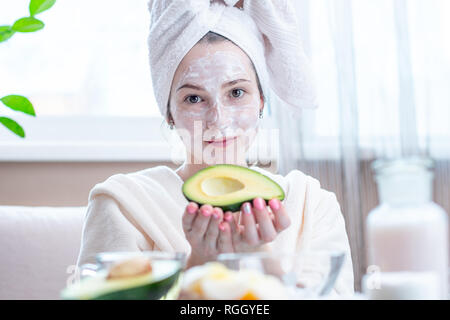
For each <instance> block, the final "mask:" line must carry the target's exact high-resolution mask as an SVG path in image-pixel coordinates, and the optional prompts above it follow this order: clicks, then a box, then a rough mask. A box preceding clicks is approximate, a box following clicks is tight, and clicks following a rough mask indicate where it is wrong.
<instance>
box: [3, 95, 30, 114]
mask: <svg viewBox="0 0 450 320" xmlns="http://www.w3.org/2000/svg"><path fill="white" fill-rule="evenodd" d="M0 101H1V102H3V103H4V104H5V106H7V107H9V108H11V109H13V110H15V111H20V112H23V113H26V114H29V115H31V116H36V113H35V112H34V108H33V105H32V104H31V102H30V100H28V99H27V98H25V97H23V96H18V95H14V94H12V95H9V96H5V97H3V98H0Z"/></svg>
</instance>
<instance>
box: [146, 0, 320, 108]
mask: <svg viewBox="0 0 450 320" xmlns="http://www.w3.org/2000/svg"><path fill="white" fill-rule="evenodd" d="M237 2H238V0H223V1H214V0H213V1H210V0H150V2H149V10H150V34H149V38H148V45H149V58H150V69H151V75H152V82H153V90H154V92H155V98H156V101H157V103H158V107H159V109H160V111H161V114H162V115H163V117H165V116H166V115H167V104H168V101H169V95H170V88H171V85H172V80H173V77H174V75H175V72H176V69H177V68H178V65H179V64H180V62H181V60H182V59H183V58H184V56H185V55H186V54H187V53H188V52H189V50H190V49H191V48H192V47H193V46H194V45H195V44H196V43H197V42H198V41H199V40H200V39H201V38H202V37H203V36H205V35H206V34H207V33H208V32H209V31H212V32H215V33H218V34H220V35H222V36H224V37H226V38H228V39H229V40H231V41H232V42H233V43H234V44H236V45H237V46H238V47H240V48H241V49H242V50H243V51H244V52H245V53H246V54H247V55H248V57H249V58H250V60H251V61H252V62H253V64H254V66H255V69H256V72H257V74H258V78H259V80H260V83H261V87H262V90H263V92H264V94H267V92H268V90H273V92H274V93H275V94H276V95H277V96H278V98H280V99H281V102H284V104H286V105H287V106H288V107H289V109H290V110H291V111H294V113H297V112H299V111H300V109H301V108H314V107H316V105H317V103H316V96H315V92H314V86H313V81H312V77H311V72H310V66H309V62H308V59H307V57H306V55H305V53H304V51H303V47H302V44H301V41H300V36H299V27H298V24H297V20H296V16H295V10H294V8H293V7H292V6H291V3H290V1H289V0H244V6H243V8H242V10H241V9H239V8H237V7H234V5H235V4H236V3H237Z"/></svg>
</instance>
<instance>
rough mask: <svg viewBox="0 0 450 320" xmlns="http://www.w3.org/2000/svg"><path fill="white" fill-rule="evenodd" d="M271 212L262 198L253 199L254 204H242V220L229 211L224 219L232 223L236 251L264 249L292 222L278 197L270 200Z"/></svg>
mask: <svg viewBox="0 0 450 320" xmlns="http://www.w3.org/2000/svg"><path fill="white" fill-rule="evenodd" d="M269 207H270V209H271V211H272V212H270V211H269V210H268V208H267V206H266V202H265V200H264V199H262V198H255V199H253V206H252V204H251V203H250V202H245V203H244V204H242V206H241V214H240V222H238V219H237V216H236V215H233V213H232V212H230V211H227V212H225V215H224V220H225V221H227V222H228V223H229V225H230V229H231V234H232V241H233V247H234V250H235V251H236V252H244V251H258V250H264V245H265V244H267V243H269V242H272V241H273V240H275V239H276V237H277V236H278V234H279V233H280V232H281V231H283V230H285V229H286V228H287V227H289V225H290V224H291V221H290V218H289V215H288V214H287V212H286V210H285V208H284V206H283V204H282V203H281V201H280V200H278V199H272V200H270V201H269Z"/></svg>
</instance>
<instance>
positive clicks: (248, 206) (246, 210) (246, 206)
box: [244, 202, 252, 214]
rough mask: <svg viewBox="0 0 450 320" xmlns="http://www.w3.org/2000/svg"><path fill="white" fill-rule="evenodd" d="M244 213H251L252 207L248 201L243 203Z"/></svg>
mask: <svg viewBox="0 0 450 320" xmlns="http://www.w3.org/2000/svg"><path fill="white" fill-rule="evenodd" d="M244 213H245V214H252V207H251V206H250V203H248V202H246V203H244Z"/></svg>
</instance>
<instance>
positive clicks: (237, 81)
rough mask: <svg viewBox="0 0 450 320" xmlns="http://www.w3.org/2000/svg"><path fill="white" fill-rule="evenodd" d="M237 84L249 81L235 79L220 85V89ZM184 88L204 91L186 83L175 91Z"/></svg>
mask: <svg viewBox="0 0 450 320" xmlns="http://www.w3.org/2000/svg"><path fill="white" fill-rule="evenodd" d="M239 82H250V80H247V79H236V80H233V81H230V82H227V83H224V84H223V85H222V87H231V86H234V85H235V84H236V83H239ZM184 88H188V89H194V90H203V91H204V90H205V88H203V87H199V86H196V85H193V84H190V83H186V84H183V85H182V86H181V87H179V88H178V89H177V91H180V90H181V89H184Z"/></svg>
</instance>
